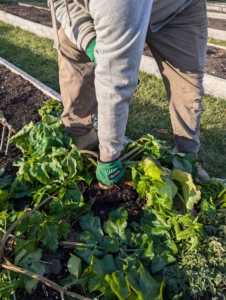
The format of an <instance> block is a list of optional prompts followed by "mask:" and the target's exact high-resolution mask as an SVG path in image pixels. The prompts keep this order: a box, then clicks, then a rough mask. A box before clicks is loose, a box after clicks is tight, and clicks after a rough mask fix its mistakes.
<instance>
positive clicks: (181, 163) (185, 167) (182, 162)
mask: <svg viewBox="0 0 226 300" xmlns="http://www.w3.org/2000/svg"><path fill="white" fill-rule="evenodd" d="M193 157H194V156H193ZM172 163H173V168H174V169H178V170H181V171H182V172H187V173H189V174H191V173H192V165H191V164H190V162H189V161H187V160H186V159H183V158H182V157H179V156H178V155H175V156H174V157H173V160H172Z"/></svg>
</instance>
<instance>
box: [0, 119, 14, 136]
mask: <svg viewBox="0 0 226 300" xmlns="http://www.w3.org/2000/svg"><path fill="white" fill-rule="evenodd" d="M0 124H2V126H4V127H8V125H7V124H6V123H5V122H3V121H2V120H0ZM12 132H13V133H17V131H16V129H15V128H12Z"/></svg>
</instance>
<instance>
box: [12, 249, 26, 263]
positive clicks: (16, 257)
mask: <svg viewBox="0 0 226 300" xmlns="http://www.w3.org/2000/svg"><path fill="white" fill-rule="evenodd" d="M26 254H27V250H26V249H22V250H21V251H20V252H19V251H18V252H17V254H16V256H15V261H14V264H15V265H16V266H17V265H18V263H19V262H20V260H21V259H22V258H23V257H24V256H25V255H26Z"/></svg>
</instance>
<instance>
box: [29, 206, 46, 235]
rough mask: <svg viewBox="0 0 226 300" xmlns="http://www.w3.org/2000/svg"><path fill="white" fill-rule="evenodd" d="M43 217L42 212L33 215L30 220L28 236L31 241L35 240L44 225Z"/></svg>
mask: <svg viewBox="0 0 226 300" xmlns="http://www.w3.org/2000/svg"><path fill="white" fill-rule="evenodd" d="M42 221H43V216H42V214H41V213H40V212H35V213H33V214H32V215H31V216H30V218H29V223H28V228H27V234H28V238H29V239H35V238H36V235H37V233H38V232H39V229H40V224H42Z"/></svg>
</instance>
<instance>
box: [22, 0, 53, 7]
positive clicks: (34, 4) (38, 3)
mask: <svg viewBox="0 0 226 300" xmlns="http://www.w3.org/2000/svg"><path fill="white" fill-rule="evenodd" d="M18 3H24V4H29V5H33V6H38V7H44V8H49V7H48V5H47V4H46V2H35V1H34V2H29V1H19V2H18Z"/></svg>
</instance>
